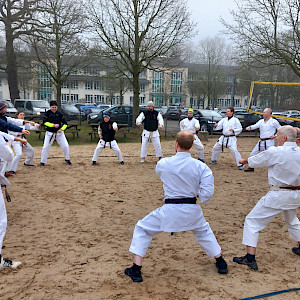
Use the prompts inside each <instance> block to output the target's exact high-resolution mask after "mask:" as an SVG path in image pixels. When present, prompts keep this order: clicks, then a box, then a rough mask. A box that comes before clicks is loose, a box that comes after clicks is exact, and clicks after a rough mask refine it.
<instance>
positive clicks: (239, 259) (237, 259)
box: [233, 255, 258, 271]
mask: <svg viewBox="0 0 300 300" xmlns="http://www.w3.org/2000/svg"><path fill="white" fill-rule="evenodd" d="M233 261H234V262H236V263H238V264H240V265H247V266H248V267H249V268H250V269H251V270H254V271H257V270H258V267H257V264H256V260H253V261H252V262H249V261H248V258H247V255H245V256H242V257H234V258H233Z"/></svg>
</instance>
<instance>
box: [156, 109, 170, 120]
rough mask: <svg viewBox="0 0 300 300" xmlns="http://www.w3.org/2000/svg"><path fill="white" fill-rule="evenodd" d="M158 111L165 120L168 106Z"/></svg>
mask: <svg viewBox="0 0 300 300" xmlns="http://www.w3.org/2000/svg"><path fill="white" fill-rule="evenodd" d="M157 110H158V111H159V112H160V113H161V115H162V117H163V118H165V117H166V114H167V110H168V107H167V106H162V107H159V108H158V109H157Z"/></svg>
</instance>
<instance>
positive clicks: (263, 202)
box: [0, 101, 300, 282]
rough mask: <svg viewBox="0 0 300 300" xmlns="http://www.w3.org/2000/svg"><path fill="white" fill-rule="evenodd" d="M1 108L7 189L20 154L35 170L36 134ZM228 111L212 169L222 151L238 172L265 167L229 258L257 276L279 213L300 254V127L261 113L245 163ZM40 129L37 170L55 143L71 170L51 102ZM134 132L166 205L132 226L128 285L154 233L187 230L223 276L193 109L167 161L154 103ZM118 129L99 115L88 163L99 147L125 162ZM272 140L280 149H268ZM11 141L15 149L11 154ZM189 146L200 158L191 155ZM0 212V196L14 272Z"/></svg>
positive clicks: (210, 180)
mask: <svg viewBox="0 0 300 300" xmlns="http://www.w3.org/2000/svg"><path fill="white" fill-rule="evenodd" d="M5 112H6V107H5V104H4V103H3V102H0V159H1V165H0V170H1V171H0V182H1V186H3V187H5V186H6V185H8V184H9V181H8V180H7V178H5V175H6V174H5V171H7V170H8V169H10V170H9V171H8V174H10V175H12V174H14V173H15V172H16V170H17V166H18V164H19V162H20V157H21V153H22V152H24V153H25V154H26V160H25V163H24V164H25V165H26V166H29V167H30V166H33V153H34V151H33V148H32V147H31V146H30V145H29V144H28V142H27V140H26V138H25V135H28V134H29V130H34V129H37V128H38V124H36V123H34V122H29V121H26V120H24V117H25V115H24V113H22V112H21V113H19V114H18V115H17V117H16V118H15V119H14V118H8V117H6V116H5ZM233 113H234V109H233V108H231V107H229V108H228V109H227V111H226V117H225V118H223V119H222V120H221V121H220V122H218V123H217V124H215V129H216V130H222V133H223V134H222V136H221V137H220V138H219V139H218V141H217V142H216V144H215V145H214V147H213V151H212V156H211V161H210V164H212V165H214V164H217V162H218V159H219V156H220V154H221V152H222V151H223V149H224V147H225V148H228V149H229V150H230V151H231V153H232V154H233V156H234V159H235V161H236V164H237V166H238V168H239V169H241V170H242V169H244V166H245V165H246V164H249V168H248V169H245V171H248V172H249V171H254V169H255V168H258V167H268V177H269V185H270V191H269V192H268V193H267V195H266V196H264V197H263V198H262V199H260V200H259V202H258V203H257V205H256V206H255V207H254V208H253V210H252V211H251V212H250V213H249V214H248V215H247V217H246V219H245V224H244V234H243V244H245V245H246V247H247V253H246V255H245V256H242V257H234V258H233V261H234V262H236V263H238V264H245V265H248V267H249V268H250V269H252V270H258V266H257V263H256V259H255V252H256V246H257V241H258V235H259V231H260V230H262V229H263V228H264V227H265V226H266V225H267V224H268V223H269V222H270V221H271V220H272V219H273V218H274V217H275V216H276V215H277V214H279V213H283V216H284V221H285V223H286V225H287V227H288V231H289V233H290V236H291V238H292V239H293V240H295V241H296V242H298V246H297V247H294V248H293V249H292V251H293V253H294V254H297V255H300V222H299V219H298V218H297V208H298V207H299V206H300V148H299V147H298V146H297V144H296V140H297V132H300V129H296V128H293V127H291V126H283V127H280V125H279V123H278V122H277V121H276V120H275V119H273V118H272V117H271V115H272V111H271V109H269V108H266V109H265V110H264V112H263V119H262V120H260V121H259V122H257V123H256V124H254V125H251V126H249V127H247V128H246V129H247V130H254V129H257V128H259V130H260V140H259V142H258V143H257V145H256V146H255V148H254V149H253V151H252V152H251V154H250V157H249V158H248V159H243V158H242V157H241V155H240V153H239V152H238V150H237V138H236V136H237V135H238V134H239V133H240V132H241V131H242V126H241V124H240V122H239V120H238V119H237V118H235V117H234V116H233ZM43 124H44V125H45V126H46V133H45V139H44V146H43V149H42V154H41V162H40V166H42V167H43V166H45V164H46V162H47V157H48V154H49V149H50V147H51V145H52V143H53V142H54V140H56V141H57V142H58V144H59V145H60V146H61V148H62V149H63V152H64V156H65V162H66V163H67V164H68V165H71V161H70V156H69V145H68V142H67V139H66V137H65V135H64V130H65V129H66V128H67V122H66V121H65V119H64V117H63V115H62V114H61V113H60V112H59V111H58V110H57V103H56V102H55V101H51V102H50V109H49V110H48V111H47V112H46V113H45V115H44V119H43ZM136 124H137V125H138V126H141V125H142V124H143V125H144V129H143V132H142V146H141V163H144V162H145V159H146V157H147V150H148V146H149V143H150V142H152V143H153V146H154V149H155V153H156V156H157V157H158V160H159V161H158V163H157V165H156V174H157V175H158V176H159V177H160V179H161V181H162V183H163V188H164V193H165V195H164V196H165V198H164V205H163V206H162V207H160V208H158V209H156V210H154V211H153V212H151V213H150V214H148V215H147V216H146V217H144V218H143V219H142V220H139V221H138V222H137V224H136V226H135V229H134V233H133V238H132V243H131V246H130V249H129V251H130V252H132V253H133V254H134V263H133V265H132V267H129V268H126V269H125V274H126V275H127V276H129V277H130V278H131V279H132V280H133V281H134V282H141V281H143V278H142V274H141V268H142V260H143V257H144V256H145V254H146V251H147V249H148V247H149V245H150V243H151V240H152V236H154V235H155V234H157V233H160V232H163V231H164V232H170V233H174V232H181V231H187V230H191V231H192V232H193V233H194V236H195V239H196V241H197V242H198V243H199V244H200V245H201V247H202V248H203V249H204V251H205V252H206V254H207V255H208V256H211V257H214V258H215V259H216V267H217V270H218V273H220V274H227V273H228V268H227V263H226V261H225V260H224V258H223V257H222V255H221V247H220V245H219V244H218V242H217V239H216V237H215V235H214V233H213V231H212V229H211V227H210V225H209V223H208V222H207V221H206V220H205V218H204V215H203V212H202V209H201V207H200V205H198V204H197V197H198V198H199V199H200V202H201V203H204V204H206V203H208V202H209V201H210V199H211V198H212V196H213V194H214V177H213V174H212V171H211V169H210V168H209V167H208V166H207V165H206V164H205V161H204V147H203V144H202V143H201V141H200V139H199V138H198V136H197V131H198V130H199V129H200V125H199V121H198V120H197V119H195V118H194V117H193V109H189V111H188V117H187V118H186V119H184V120H182V121H181V122H180V132H179V133H178V134H177V137H176V143H175V149H176V154H175V155H174V156H172V157H168V158H162V156H163V154H162V150H161V145H160V139H159V132H158V129H161V128H163V126H164V122H163V118H162V116H161V114H160V113H158V112H157V111H156V110H154V105H153V102H152V101H149V102H148V105H147V111H145V112H141V113H140V114H139V116H138V117H137V119H136ZM117 130H118V126H117V124H116V122H113V121H111V120H110V115H109V114H106V113H104V120H103V122H101V123H100V124H99V128H98V133H99V138H100V140H99V142H98V144H97V147H96V149H95V152H94V155H93V158H92V165H96V164H97V161H98V157H99V154H100V153H101V151H102V149H103V148H105V147H109V148H111V149H112V150H113V152H114V153H115V154H116V156H117V157H118V160H119V162H120V164H122V165H123V164H124V161H123V157H122V154H121V151H120V148H119V147H118V144H117V142H116V140H115V133H116V131H117ZM274 140H276V141H277V144H278V147H272V146H273V145H274ZM9 143H11V144H12V146H13V147H14V150H15V153H16V155H15V156H14V155H13V151H12V149H11V148H10V147H9ZM192 146H194V147H195V149H196V151H197V155H198V159H193V158H192V157H191V154H190V149H191V147H192ZM6 224H7V219H6V210H5V204H4V198H3V195H2V193H0V269H1V268H4V267H10V268H16V267H17V266H18V265H19V264H20V262H13V261H11V260H8V259H4V258H3V257H2V256H1V248H2V247H1V246H2V242H3V238H4V235H5V230H6Z"/></svg>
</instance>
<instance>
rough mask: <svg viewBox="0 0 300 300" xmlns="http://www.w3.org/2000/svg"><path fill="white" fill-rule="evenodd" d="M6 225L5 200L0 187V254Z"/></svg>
mask: <svg viewBox="0 0 300 300" xmlns="http://www.w3.org/2000/svg"><path fill="white" fill-rule="evenodd" d="M6 226H7V216H6V208H5V202H4V198H3V194H2V188H1V190H0V254H1V250H2V244H3V240H4V236H5V232H6Z"/></svg>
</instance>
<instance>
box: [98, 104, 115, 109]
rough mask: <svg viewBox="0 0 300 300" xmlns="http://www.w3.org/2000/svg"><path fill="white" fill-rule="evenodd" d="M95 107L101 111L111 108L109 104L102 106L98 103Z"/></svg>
mask: <svg viewBox="0 0 300 300" xmlns="http://www.w3.org/2000/svg"><path fill="white" fill-rule="evenodd" d="M96 106H97V107H99V108H101V109H103V110H104V109H107V108H110V107H112V105H110V104H102V103H99V104H97V105H96Z"/></svg>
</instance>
